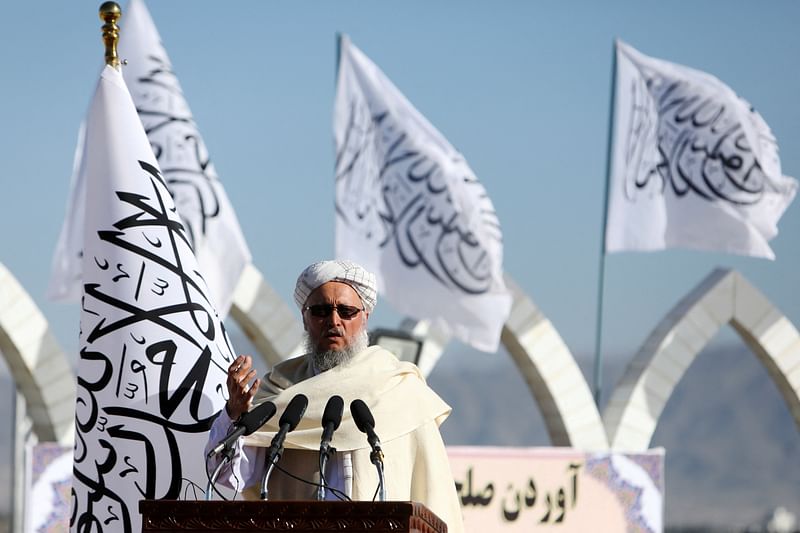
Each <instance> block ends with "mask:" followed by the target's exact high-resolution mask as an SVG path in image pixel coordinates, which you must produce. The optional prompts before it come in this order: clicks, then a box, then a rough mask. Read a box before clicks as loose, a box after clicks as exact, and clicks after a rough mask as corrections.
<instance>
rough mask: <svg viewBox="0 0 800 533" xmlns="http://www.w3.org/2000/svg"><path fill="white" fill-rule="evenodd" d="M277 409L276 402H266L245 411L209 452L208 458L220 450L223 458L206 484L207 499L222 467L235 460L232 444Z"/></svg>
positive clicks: (209, 497) (256, 427) (254, 428)
mask: <svg viewBox="0 0 800 533" xmlns="http://www.w3.org/2000/svg"><path fill="white" fill-rule="evenodd" d="M276 410H277V408H276V407H275V404H274V403H272V402H264V403H262V404H260V405H257V406H256V407H255V408H253V409H252V410H250V411H248V412H247V413H244V414H243V415H242V416H240V417H239V419H238V420H237V421H236V424H235V425H234V428H235V429H234V430H233V431H231V433H230V435H228V436H227V437H225V438H224V439H222V441H221V442H220V443H219V444H217V445H216V446H215V447H214V449H213V450H211V451H210V452H208V455H207V456H206V460H208V458H209V457H211V456H212V455H216V454H218V453H219V452H222V460H221V461H220V462H219V464H218V465H217V468H215V469H214V473H213V474H211V476H209V478H208V485H206V500H210V499H211V489H212V488H213V487H214V482H215V481H216V480H217V476H219V473H220V472H221V471H222V467H223V466H225V464H226V463H230V462H231V461H232V460H233V447H232V445H233V443H234V442H236V439H238V438H239V437H241V436H242V435H249V434H251V433H252V432H254V431H255V430H257V429H258V428H260V427H261V426H263V425H264V424H265V423H266V422H267V420H269V419H270V418H272V415H274V414H275V411H276ZM223 450H224V451H223Z"/></svg>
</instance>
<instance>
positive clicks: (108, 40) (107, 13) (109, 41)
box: [100, 2, 122, 70]
mask: <svg viewBox="0 0 800 533" xmlns="http://www.w3.org/2000/svg"><path fill="white" fill-rule="evenodd" d="M121 16H122V9H120V7H119V4H118V3H116V2H103V5H101V6H100V20H102V21H103V22H105V24H103V42H104V43H105V44H106V65H109V66H112V67H114V68H115V69H117V70H119V65H120V62H119V56H118V55H117V42H119V26H117V21H118V20H119V19H120V17H121Z"/></svg>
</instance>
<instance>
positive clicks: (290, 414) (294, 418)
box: [261, 394, 308, 500]
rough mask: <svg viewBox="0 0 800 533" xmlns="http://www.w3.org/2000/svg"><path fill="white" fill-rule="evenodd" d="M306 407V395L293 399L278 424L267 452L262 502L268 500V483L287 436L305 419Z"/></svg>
mask: <svg viewBox="0 0 800 533" xmlns="http://www.w3.org/2000/svg"><path fill="white" fill-rule="evenodd" d="M306 407H308V398H306V396H305V395H304V394H298V395H296V396H295V397H294V398H292V399H291V401H290V402H289V405H287V406H286V410H285V411H284V412H283V414H282V415H281V419H280V421H279V422H278V425H279V426H280V429H279V430H278V432H277V433H276V434H275V436H274V437H272V442H271V443H270V445H269V450H268V452H267V469H266V470H265V471H264V478H263V479H262V480H261V499H262V500H266V499H267V481H269V476H270V474H271V473H272V469H273V468H274V467H275V464H276V463H277V462H278V461H279V460H280V458H281V453H283V441H284V440H286V434H287V433H289V432H290V431H292V430H294V428H296V427H297V424H299V423H300V419H301V418H303V415H304V414H305V412H306Z"/></svg>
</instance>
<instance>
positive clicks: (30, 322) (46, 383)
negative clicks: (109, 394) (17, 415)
mask: <svg viewBox="0 0 800 533" xmlns="http://www.w3.org/2000/svg"><path fill="white" fill-rule="evenodd" d="M0 352H2V353H3V356H4V357H5V359H6V362H7V363H8V367H9V369H10V371H11V375H12V376H13V378H14V382H15V383H16V386H17V389H18V390H19V392H20V393H21V394H22V396H23V397H24V398H25V402H26V404H27V414H28V416H29V417H30V419H31V421H32V422H33V431H34V432H35V433H36V436H37V437H38V438H39V440H42V441H55V442H58V443H59V444H62V445H65V446H69V445H71V444H72V442H73V439H74V433H75V386H76V385H75V375H74V374H73V373H72V369H71V368H70V365H69V361H68V360H67V357H66V356H65V354H64V352H63V351H62V350H61V348H60V347H59V345H58V343H57V342H56V340H55V338H54V337H53V335H52V334H51V333H50V329H49V327H48V325H47V320H46V319H45V318H44V316H43V315H42V313H41V312H40V311H39V309H38V307H37V306H36V304H35V303H34V302H33V300H32V299H31V298H30V296H28V293H27V292H26V291H25V289H23V288H22V286H21V285H20V284H19V282H18V281H17V280H16V279H15V278H14V276H13V275H12V274H11V272H9V271H8V269H7V268H6V267H5V266H4V265H3V264H2V263H0Z"/></svg>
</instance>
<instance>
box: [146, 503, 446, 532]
mask: <svg viewBox="0 0 800 533" xmlns="http://www.w3.org/2000/svg"><path fill="white" fill-rule="evenodd" d="M139 511H140V512H141V513H142V533H167V532H176V533H177V532H180V533H184V532H186V531H213V532H216V533H225V532H234V531H235V532H236V533H243V532H246V531H293V532H298V533H302V532H306V531H308V532H311V531H314V532H326V531H338V532H341V531H347V532H353V533H367V532H371V533H374V532H384V531H386V532H392V533H405V532H409V533H447V525H446V524H445V523H444V522H443V521H442V520H441V519H440V518H439V517H438V516H436V515H435V514H433V512H432V511H431V510H430V509H428V508H427V507H425V506H424V505H422V504H421V503H414V502H318V501H216V500H214V501H186V500H142V501H140V502H139Z"/></svg>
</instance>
